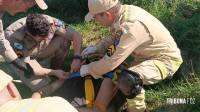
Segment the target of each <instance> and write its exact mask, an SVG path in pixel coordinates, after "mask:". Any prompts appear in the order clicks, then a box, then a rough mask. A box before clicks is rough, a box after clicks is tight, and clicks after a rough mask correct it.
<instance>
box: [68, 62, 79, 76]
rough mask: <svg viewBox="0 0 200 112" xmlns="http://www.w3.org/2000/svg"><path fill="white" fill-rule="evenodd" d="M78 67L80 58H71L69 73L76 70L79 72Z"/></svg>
mask: <svg viewBox="0 0 200 112" xmlns="http://www.w3.org/2000/svg"><path fill="white" fill-rule="evenodd" d="M80 68H81V61H80V59H73V61H72V64H71V70H70V73H71V74H74V73H77V72H79V70H80Z"/></svg>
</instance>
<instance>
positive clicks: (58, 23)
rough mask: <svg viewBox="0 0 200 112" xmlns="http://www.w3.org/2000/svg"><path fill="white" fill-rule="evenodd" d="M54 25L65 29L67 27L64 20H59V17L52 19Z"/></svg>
mask: <svg viewBox="0 0 200 112" xmlns="http://www.w3.org/2000/svg"><path fill="white" fill-rule="evenodd" d="M53 24H54V25H55V26H58V27H61V26H62V28H63V29H66V28H67V26H68V25H67V24H66V23H65V22H63V21H61V20H59V19H54V23H53Z"/></svg>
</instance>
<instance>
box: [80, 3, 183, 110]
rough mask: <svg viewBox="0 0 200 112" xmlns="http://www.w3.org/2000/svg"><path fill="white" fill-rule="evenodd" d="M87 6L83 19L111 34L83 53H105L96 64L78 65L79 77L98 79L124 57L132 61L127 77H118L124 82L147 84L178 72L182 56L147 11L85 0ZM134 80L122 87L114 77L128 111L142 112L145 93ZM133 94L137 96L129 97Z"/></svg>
mask: <svg viewBox="0 0 200 112" xmlns="http://www.w3.org/2000/svg"><path fill="white" fill-rule="evenodd" d="M88 7H89V13H88V14H87V15H86V16H85V20H86V21H90V20H91V19H94V20H95V21H97V22H99V23H101V24H103V25H105V26H109V27H110V31H111V35H110V36H108V37H107V38H104V39H103V40H101V41H100V42H99V43H98V44H97V45H96V46H91V47H87V48H86V49H84V50H83V52H82V55H87V54H90V53H94V52H96V51H99V52H106V55H105V56H104V57H103V58H102V59H101V60H99V61H96V62H93V63H90V64H88V65H82V66H81V69H80V74H81V75H82V76H86V75H87V74H91V75H92V76H93V77H94V78H99V77H101V75H102V74H105V73H107V72H109V71H112V70H113V69H115V68H116V67H117V66H119V64H121V63H122V62H123V61H124V60H125V59H126V58H127V57H128V56H132V57H134V61H133V62H132V64H131V66H130V67H129V68H128V70H125V74H126V75H127V74H128V75H127V77H125V75H124V76H123V75H122V77H124V78H123V79H124V80H125V79H126V78H132V79H137V80H142V83H143V84H144V85H150V84H155V83H158V82H160V81H162V80H163V79H166V78H171V77H172V76H173V75H174V73H175V72H176V71H177V70H178V69H179V67H180V65H181V63H182V57H181V54H180V50H179V48H178V47H177V45H176V43H175V41H174V39H173V37H172V36H171V34H170V32H169V31H168V30H167V29H166V28H165V27H164V25H163V24H162V23H161V22H160V21H159V20H158V19H156V18H155V17H154V16H152V15H151V14H149V13H148V12H147V11H145V10H143V9H141V8H139V7H137V6H134V5H122V4H121V3H120V2H119V1H118V0H88ZM130 74H133V75H132V76H130ZM138 76H139V77H138ZM120 77H121V76H120ZM137 80H129V82H128V83H127V85H126V82H123V81H121V79H120V78H118V86H119V89H120V90H121V91H122V92H123V93H124V94H125V95H126V96H127V98H126V100H127V104H128V105H127V111H129V112H142V111H144V110H145V108H146V106H145V102H144V100H145V90H144V89H143V88H142V87H136V86H135V83H138V82H137ZM130 84H131V85H130ZM126 88H131V89H130V90H131V91H126ZM133 88H137V89H133ZM133 93H134V94H136V93H137V94H136V95H135V96H134V97H133V95H132V94H133Z"/></svg>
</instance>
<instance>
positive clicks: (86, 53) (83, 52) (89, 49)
mask: <svg viewBox="0 0 200 112" xmlns="http://www.w3.org/2000/svg"><path fill="white" fill-rule="evenodd" d="M96 51H97V47H95V46H93V47H87V48H85V49H84V50H83V51H82V53H81V56H83V57H85V55H88V54H92V53H94V52H96Z"/></svg>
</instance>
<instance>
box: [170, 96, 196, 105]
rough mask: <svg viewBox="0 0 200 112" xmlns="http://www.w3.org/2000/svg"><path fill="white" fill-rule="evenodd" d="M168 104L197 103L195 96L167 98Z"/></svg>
mask: <svg viewBox="0 0 200 112" xmlns="http://www.w3.org/2000/svg"><path fill="white" fill-rule="evenodd" d="M167 104H170V105H177V104H191V105H194V104H195V98H193V97H190V98H167Z"/></svg>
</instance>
